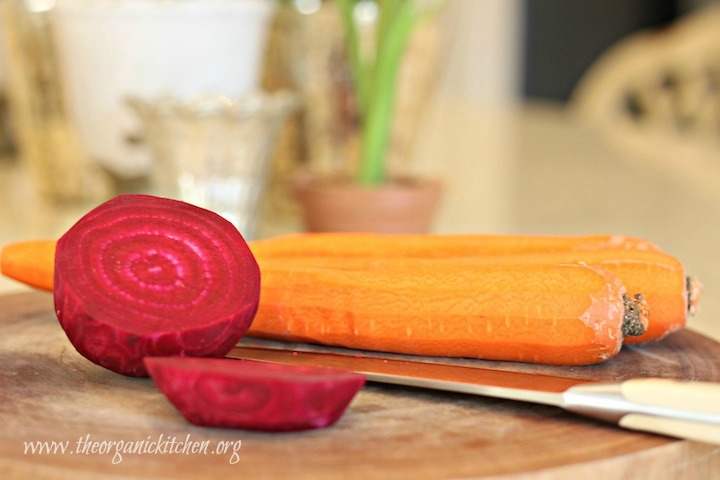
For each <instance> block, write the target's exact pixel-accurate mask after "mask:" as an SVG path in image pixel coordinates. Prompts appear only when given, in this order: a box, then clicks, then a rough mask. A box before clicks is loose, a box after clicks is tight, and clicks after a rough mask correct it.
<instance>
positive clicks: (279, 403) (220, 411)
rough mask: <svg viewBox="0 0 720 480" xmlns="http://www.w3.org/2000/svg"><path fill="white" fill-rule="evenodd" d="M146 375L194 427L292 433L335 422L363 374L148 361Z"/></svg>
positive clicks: (243, 363) (209, 361)
mask: <svg viewBox="0 0 720 480" xmlns="http://www.w3.org/2000/svg"><path fill="white" fill-rule="evenodd" d="M145 365H146V366H147V369H148V371H149V372H150V376H151V377H152V379H153V380H154V381H155V384H156V385H157V386H158V388H159V389H160V391H161V392H163V393H164V394H165V396H166V397H167V398H168V400H170V402H171V403H172V404H173V405H175V407H176V408H177V409H178V410H179V411H180V413H181V414H182V415H183V416H184V417H185V418H186V419H187V420H188V421H189V422H190V423H193V424H195V425H201V426H205V427H223V428H240V429H243V430H265V431H292V430H308V429H313V428H323V427H327V426H329V425H332V424H333V423H335V422H336V421H337V420H338V419H339V418H340V417H341V416H342V414H343V413H344V412H345V409H346V408H347V406H348V405H349V404H350V401H351V400H352V399H353V397H354V396H355V394H356V393H357V392H358V390H360V389H361V388H362V387H363V385H364V384H365V376H364V375H361V374H358V373H352V372H346V371H343V370H336V369H334V368H324V367H308V366H298V365H281V364H278V363H270V362H258V361H253V360H231V359H218V358H180V357H164V358H160V357H155V358H152V357H148V358H146V359H145Z"/></svg>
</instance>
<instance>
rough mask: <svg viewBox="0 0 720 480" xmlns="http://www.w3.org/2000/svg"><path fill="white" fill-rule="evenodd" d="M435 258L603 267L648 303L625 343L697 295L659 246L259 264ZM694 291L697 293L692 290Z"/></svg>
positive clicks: (674, 323)
mask: <svg viewBox="0 0 720 480" xmlns="http://www.w3.org/2000/svg"><path fill="white" fill-rule="evenodd" d="M438 262H449V263H453V264H456V265H458V267H460V266H463V265H464V266H465V268H468V269H472V268H474V267H475V266H477V265H504V266H510V265H543V264H547V265H552V264H561V263H581V262H582V263H586V264H589V265H595V266H598V267H602V268H605V269H607V270H609V271H611V272H613V273H614V274H616V275H617V276H618V278H619V279H620V280H621V282H622V283H623V285H625V288H627V291H628V293H629V294H633V295H634V294H636V293H642V294H643V296H644V297H645V299H646V300H647V303H648V308H649V324H648V329H647V332H646V333H645V334H643V335H641V336H639V337H628V338H626V339H625V342H626V343H639V342H645V341H649V340H658V339H660V338H662V337H664V336H665V335H667V334H669V333H671V332H673V331H676V330H678V329H680V328H682V327H683V326H685V323H686V321H687V317H688V314H689V313H688V312H689V309H690V308H689V307H690V306H692V305H694V304H695V303H696V302H697V298H695V297H694V298H692V299H691V300H690V299H689V298H688V297H689V292H688V289H687V280H686V277H685V269H684V267H683V265H682V263H680V261H678V260H677V259H676V258H674V257H673V256H671V255H668V254H666V253H663V252H660V251H657V250H631V249H627V248H625V249H622V248H619V249H597V250H576V251H564V252H539V253H530V254H518V255H484V256H473V257H455V258H442V259H418V258H385V257H347V258H345V257H332V256H327V257H284V258H283V257H281V258H273V259H270V258H266V259H263V260H261V268H262V269H263V270H265V269H268V268H278V267H280V268H282V267H292V268H294V269H302V268H324V269H335V270H356V271H369V272H372V271H375V270H378V269H379V270H388V269H392V270H393V271H395V270H397V271H406V272H414V271H418V270H419V269H422V270H432V268H433V265H435V264H437V263H438ZM691 293H696V292H691Z"/></svg>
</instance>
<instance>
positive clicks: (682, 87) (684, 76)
mask: <svg viewBox="0 0 720 480" xmlns="http://www.w3.org/2000/svg"><path fill="white" fill-rule="evenodd" d="M570 108H571V110H572V111H573V113H575V114H576V115H577V116H578V118H580V119H581V120H582V121H584V122H586V123H587V124H588V125H589V126H591V127H592V128H594V129H596V130H597V131H599V132H600V133H601V134H603V135H604V136H605V137H606V138H607V140H608V141H609V142H610V143H611V144H612V145H613V146H614V147H616V148H618V149H619V150H620V151H621V152H623V153H626V154H628V155H632V156H634V157H635V158H638V159H643V160H646V161H649V162H653V164H654V165H657V166H659V167H661V168H665V169H667V170H669V171H671V172H672V173H673V174H677V175H681V176H683V177H685V178H687V179H688V180H690V181H692V182H694V183H697V185H698V186H704V187H707V188H706V189H707V190H708V191H709V192H712V193H713V194H715V195H718V196H719V197H720V5H713V6H711V7H707V8H704V9H702V10H699V11H696V12H695V13H692V14H689V15H688V16H686V17H683V18H681V19H680V20H678V21H677V22H676V23H675V24H673V25H671V26H669V27H667V28H664V29H660V30H653V31H644V32H640V33H638V34H634V35H632V36H630V37H628V38H627V39H624V40H622V41H621V42H619V43H618V44H616V45H615V46H613V47H612V48H610V49H609V50H608V51H607V52H606V53H605V54H603V55H602V56H601V57H600V58H599V59H598V60H597V61H596V62H595V64H594V65H592V66H591V68H590V69H589V70H588V71H587V73H586V74H585V75H584V77H583V78H582V79H581V81H580V83H579V85H578V87H577V88H576V90H575V92H574V93H573V96H572V98H571V102H570Z"/></svg>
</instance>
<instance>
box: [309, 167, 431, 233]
mask: <svg viewBox="0 0 720 480" xmlns="http://www.w3.org/2000/svg"><path fill="white" fill-rule="evenodd" d="M295 187H296V194H297V197H298V200H299V202H300V205H301V206H302V209H303V214H304V221H305V227H306V229H307V230H308V231H310V232H377V233H427V232H428V231H430V229H431V227H432V224H433V221H434V219H435V215H436V212H437V208H438V205H439V203H440V197H441V185H440V183H439V182H436V181H426V180H422V181H421V180H417V181H413V180H394V181H390V182H388V183H386V184H383V185H381V186H378V187H364V186H361V185H357V184H355V183H352V182H349V181H330V180H318V179H311V180H308V179H304V180H299V181H298V182H296V185H295Z"/></svg>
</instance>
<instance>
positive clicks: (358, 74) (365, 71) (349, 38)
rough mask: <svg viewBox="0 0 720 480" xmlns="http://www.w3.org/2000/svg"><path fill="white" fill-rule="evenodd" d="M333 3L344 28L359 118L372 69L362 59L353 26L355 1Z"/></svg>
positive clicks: (347, 0)
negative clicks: (338, 11)
mask: <svg viewBox="0 0 720 480" xmlns="http://www.w3.org/2000/svg"><path fill="white" fill-rule="evenodd" d="M335 3H336V5H337V7H338V9H339V10H340V16H341V18H342V21H343V26H344V28H345V44H346V50H347V54H348V59H349V61H350V69H351V70H352V74H353V79H354V84H355V96H356V101H357V104H358V110H359V112H360V116H362V115H364V114H365V111H366V109H367V97H368V90H369V83H370V82H369V80H370V78H369V77H370V75H371V70H372V68H371V66H370V65H368V64H367V62H365V61H364V59H363V54H362V44H361V41H360V34H359V32H358V29H357V25H356V24H355V6H356V3H357V0H335Z"/></svg>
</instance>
